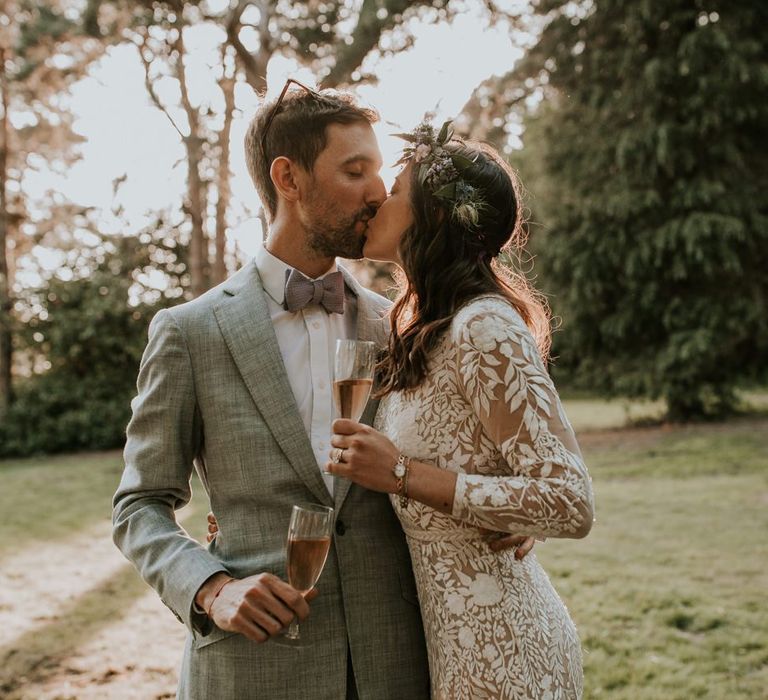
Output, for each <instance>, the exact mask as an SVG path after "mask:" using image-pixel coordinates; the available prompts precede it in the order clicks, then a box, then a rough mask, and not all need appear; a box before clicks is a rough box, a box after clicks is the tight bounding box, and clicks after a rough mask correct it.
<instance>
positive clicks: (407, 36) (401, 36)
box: [87, 0, 511, 295]
mask: <svg viewBox="0 0 768 700" xmlns="http://www.w3.org/2000/svg"><path fill="white" fill-rule="evenodd" d="M473 4H475V3H468V2H466V1H465V0H452V1H451V0H433V1H432V2H423V1H420V2H403V0H363V1H362V2H359V0H342V1H341V2H334V1H332V0H325V1H323V2H319V1H318V0H308V1H307V2H286V1H284V0H231V1H230V2H226V3H211V2H201V1H200V0H196V1H194V2H181V0H162V1H161V0H133V2H128V3H125V2H113V3H108V2H92V3H91V4H90V6H89V7H90V8H91V13H90V14H88V15H87V21H89V22H95V23H96V25H98V27H99V31H100V32H101V34H102V36H103V37H104V38H105V39H107V40H109V41H115V42H119V41H126V40H127V41H131V42H132V43H133V44H135V45H136V47H137V48H138V50H139V53H140V57H141V60H142V63H143V65H144V70H145V76H146V81H145V82H146V87H147V91H148V94H149V96H150V98H151V101H152V103H153V104H154V105H155V106H156V107H157V108H158V109H160V110H161V111H162V112H163V113H164V114H165V115H166V116H167V117H168V119H169V122H170V123H171V125H172V127H173V129H174V130H175V131H176V133H177V134H178V136H179V138H180V139H181V140H182V142H183V144H184V147H185V152H186V162H187V190H186V195H185V200H184V209H185V211H186V213H187V215H188V220H189V226H188V228H189V246H190V256H189V261H190V262H189V264H190V278H191V290H192V293H193V294H194V295H197V294H200V293H201V292H202V291H205V289H206V288H207V287H208V286H209V285H210V284H212V283H214V284H215V283H216V282H219V281H221V280H222V279H223V277H224V276H225V272H226V271H225V267H224V259H225V240H226V231H227V228H228V224H229V222H228V210H229V192H230V187H229V179H230V171H229V148H230V130H231V125H232V120H233V116H234V113H235V109H236V106H235V102H236V101H235V96H236V94H235V92H236V91H235V88H236V85H237V84H238V83H242V84H247V85H249V86H250V87H251V88H252V89H253V90H254V91H256V92H257V93H259V94H263V93H264V92H265V91H266V89H267V83H266V76H267V66H268V65H269V62H270V60H271V59H272V58H273V57H274V56H277V55H280V56H283V57H288V58H293V59H295V60H296V61H297V62H298V63H299V64H301V65H303V66H306V67H309V68H311V69H312V70H313V71H314V73H315V74H316V75H317V77H318V82H320V83H321V84H322V85H323V86H324V87H340V86H349V85H353V84H356V83H361V82H368V81H374V80H375V79H376V78H375V75H373V74H371V73H370V72H365V71H364V70H363V65H364V61H365V60H366V59H367V58H368V57H369V56H370V55H372V54H376V53H379V54H386V53H394V52H396V51H399V50H402V49H403V48H405V47H407V46H409V45H410V44H411V43H412V42H413V40H414V36H413V31H412V22H411V20H412V19H414V18H416V17H425V18H426V19H427V20H428V21H433V22H437V21H443V20H450V19H452V18H453V17H455V16H456V15H457V14H459V13H460V12H462V11H464V10H466V9H467V7H468V6H469V5H473ZM482 6H483V8H484V9H485V11H486V12H487V13H488V16H489V18H490V19H491V20H492V21H494V20H498V19H499V18H501V17H509V16H511V15H510V14H509V13H508V12H505V11H504V10H503V9H501V8H500V7H499V6H498V5H497V3H494V2H484V3H482ZM106 7H110V8H111V11H110V12H106V11H105V8H106ZM201 25H205V26H207V27H209V28H210V29H211V30H212V31H214V32H216V31H218V36H219V37H220V39H219V41H220V53H221V57H222V60H221V62H220V65H218V66H216V67H215V69H216V70H215V72H216V78H215V79H216V82H217V86H218V95H217V97H216V98H211V99H205V100H203V101H202V102H194V101H193V99H192V98H191V96H190V90H189V86H188V82H189V81H188V76H187V70H186V63H187V61H188V58H189V56H188V55H187V43H188V42H187V38H186V34H187V33H188V32H189V31H190V30H194V31H197V30H198V29H199V28H200V27H201ZM383 37H386V38H387V41H386V42H383V41H382V38H383ZM385 44H386V46H387V48H386V49H384V48H382V47H383V46H384V45H385ZM168 80H172V81H174V82H175V84H176V86H177V88H178V89H177V90H176V91H175V93H176V95H177V98H174V97H171V98H169V97H168V94H169V91H167V90H166V91H164V93H163V95H161V94H160V91H159V90H158V89H157V85H158V84H159V83H160V82H161V81H164V82H168ZM212 239H213V240H212ZM211 257H213V264H212V265H211V262H210V259H211Z"/></svg>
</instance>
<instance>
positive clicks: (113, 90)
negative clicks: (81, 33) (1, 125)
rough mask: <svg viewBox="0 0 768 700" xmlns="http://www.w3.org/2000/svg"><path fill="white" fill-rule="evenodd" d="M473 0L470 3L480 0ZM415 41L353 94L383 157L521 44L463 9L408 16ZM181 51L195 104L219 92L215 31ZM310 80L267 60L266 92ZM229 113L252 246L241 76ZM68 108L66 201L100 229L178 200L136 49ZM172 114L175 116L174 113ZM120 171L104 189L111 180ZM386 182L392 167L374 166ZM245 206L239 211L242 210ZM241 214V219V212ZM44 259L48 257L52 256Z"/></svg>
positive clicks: (111, 59) (103, 66) (248, 111)
mask: <svg viewBox="0 0 768 700" xmlns="http://www.w3.org/2000/svg"><path fill="white" fill-rule="evenodd" d="M479 4H480V3H478V5H479ZM415 35H416V36H417V39H416V42H415V44H414V46H413V47H412V48H411V49H409V50H408V51H406V52H402V53H398V54H395V55H393V56H390V57H387V58H384V59H381V60H380V61H379V62H378V63H377V64H376V66H375V72H376V74H377V75H378V76H379V78H380V81H379V83H378V85H372V86H363V87H361V88H360V89H359V95H360V96H361V97H362V98H363V99H364V100H365V101H367V102H369V103H370V104H373V105H374V106H375V107H377V108H378V110H379V112H380V113H381V115H382V118H383V120H384V123H382V124H380V125H378V129H377V135H378V136H379V139H380V142H381V148H382V152H383V154H384V161H385V163H387V164H390V163H394V162H395V161H396V160H397V156H396V153H397V152H398V150H399V148H400V147H401V144H402V142H401V141H399V140H397V139H394V138H392V137H391V136H390V134H391V133H393V132H395V131H400V130H409V129H411V128H412V127H413V126H414V125H415V124H417V123H418V122H419V121H420V119H421V117H422V116H423V115H424V113H425V112H426V111H435V112H436V113H437V120H436V121H437V123H440V122H441V121H442V120H443V119H446V118H449V117H452V116H454V115H456V114H457V113H458V112H459V110H460V109H461V108H462V106H463V105H464V104H465V102H466V101H467V99H468V98H469V97H470V95H471V93H472V90H473V89H474V88H475V87H476V86H477V85H478V84H479V83H481V82H482V81H483V80H485V79H486V78H488V77H490V76H491V75H494V74H497V75H498V74H502V73H504V72H506V71H507V70H509V68H510V66H511V65H512V64H513V63H514V62H515V61H516V60H517V59H518V58H519V57H520V55H521V54H522V50H521V48H520V46H519V45H517V46H516V45H515V44H514V43H513V41H514V38H515V34H514V33H511V32H510V31H509V28H508V27H506V26H504V25H501V24H500V25H497V26H496V27H494V28H489V27H488V26H487V22H486V21H485V20H484V19H481V18H480V17H479V16H477V15H474V14H473V13H470V12H467V13H465V14H464V15H462V16H461V17H458V18H457V19H455V20H454V22H453V23H452V24H451V25H447V24H439V25H428V24H424V23H417V24H416V25H415ZM185 41H186V43H187V47H188V49H189V51H190V62H189V65H188V66H187V74H188V76H189V80H190V92H191V98H192V100H193V102H194V103H195V104H200V103H206V102H208V101H211V100H214V101H215V100H218V99H219V96H218V94H217V93H218V91H217V90H216V89H215V88H213V89H212V85H213V80H212V77H211V76H212V73H211V66H213V65H216V63H217V61H218V60H219V58H218V53H217V51H216V47H217V46H218V43H219V37H218V36H217V34H216V32H215V31H213V32H211V31H210V30H206V29H205V28H203V29H201V30H192V31H190V32H189V34H188V35H186V36H185ZM291 76H292V77H296V78H298V79H300V80H302V81H307V82H310V83H312V82H314V79H313V77H312V76H311V74H308V73H307V72H306V71H302V70H297V66H296V65H295V64H294V63H293V62H291V61H289V60H286V59H283V58H282V57H276V58H275V59H273V61H272V62H271V63H270V66H269V70H268V82H269V86H270V87H269V89H270V92H271V93H272V92H278V91H279V90H280V89H281V88H282V85H283V83H284V82H285V79H286V77H291ZM173 88H174V85H173V84H172V83H171V81H169V84H168V85H165V86H164V85H160V86H159V90H160V92H161V94H163V95H165V96H166V97H168V102H169V104H173V103H175V102H176V99H175V95H174V91H173ZM236 103H237V107H238V113H236V117H235V121H234V123H233V128H232V155H231V169H232V172H233V179H232V203H233V214H234V216H233V221H235V220H236V219H240V222H239V223H237V222H235V223H236V225H234V226H233V229H232V230H231V231H230V234H229V238H230V240H231V241H237V242H238V244H239V246H240V248H241V249H242V250H243V251H244V252H245V253H246V254H252V253H253V252H254V251H255V249H256V247H257V245H258V242H259V241H260V239H261V232H260V228H259V224H258V222H257V220H256V219H255V218H253V216H252V215H253V214H255V213H256V211H257V209H258V200H257V198H256V195H255V191H254V189H253V186H252V184H251V181H250V178H249V177H248V174H247V171H246V167H245V162H244V157H243V148H242V143H243V137H244V133H245V129H246V127H247V123H248V120H249V118H250V116H251V115H252V113H253V111H254V109H255V108H256V105H257V100H256V98H255V95H254V94H253V91H252V90H251V88H250V87H249V86H248V85H245V84H242V85H240V86H239V88H238V91H237V93H236ZM72 109H73V111H74V113H75V114H77V115H79V118H78V120H77V122H76V129H77V130H78V131H79V132H80V133H82V134H83V135H85V136H86V137H87V139H88V141H87V142H86V143H85V144H84V145H83V147H82V153H83V159H82V160H81V161H80V162H78V163H77V164H76V165H75V166H74V167H73V168H72V170H71V171H70V172H69V173H67V176H66V178H61V179H60V181H59V182H58V183H56V184H54V185H53V186H54V187H59V188H60V190H61V192H62V194H63V195H64V196H65V197H66V198H67V199H70V200H72V201H75V202H77V203H80V204H83V205H91V206H94V207H97V208H98V209H99V210H102V212H103V213H102V215H101V217H100V224H101V227H102V229H103V230H104V231H105V232H110V231H111V232H119V231H123V230H125V225H124V223H121V222H120V221H119V220H118V219H117V218H116V217H114V216H113V215H112V213H111V209H112V207H113V206H115V205H116V204H119V205H121V206H122V207H123V208H124V217H125V218H126V219H127V221H128V225H129V227H128V230H129V231H131V232H132V231H136V230H138V229H140V228H141V227H142V226H143V225H145V224H146V223H148V222H149V221H151V220H152V218H151V217H149V216H148V214H149V213H150V212H152V211H157V210H161V209H164V208H166V207H168V206H169V205H173V206H178V202H179V200H180V196H181V193H182V192H183V190H184V186H185V185H184V182H185V177H186V164H185V160H184V151H183V146H182V144H181V142H180V139H179V137H178V134H177V133H176V132H175V130H174V129H173V127H172V126H171V124H170V123H169V121H168V120H167V118H166V117H165V116H164V115H163V114H161V113H160V112H159V111H158V110H157V109H156V108H155V107H154V106H152V105H151V103H150V101H149V98H148V96H147V93H146V90H145V87H144V75H143V69H142V67H141V64H140V62H139V59H138V55H137V53H136V50H135V49H133V48H132V47H129V46H121V47H117V48H115V49H113V50H111V51H110V53H109V55H108V56H107V57H106V58H105V59H104V60H102V61H101V63H100V64H99V65H98V66H97V67H96V68H94V70H93V71H92V74H91V76H90V77H89V78H87V79H85V80H83V81H81V82H80V83H79V84H78V85H77V86H76V87H75V89H74V93H73V99H72ZM179 122H180V123H181V124H184V119H183V117H181V116H180V118H179ZM123 175H127V180H126V182H125V183H124V184H123V185H122V186H121V188H120V189H119V192H118V195H117V200H115V199H114V197H113V185H112V183H113V180H114V179H115V178H118V177H122V176H123ZM383 175H384V178H385V182H386V183H387V184H388V185H389V184H390V181H391V179H392V178H393V177H394V172H393V171H392V170H391V169H389V168H388V169H386V171H385V172H384V173H383ZM26 184H27V186H28V187H30V188H32V190H35V189H37V188H43V187H45V188H48V187H51V186H52V183H51V180H50V175H47V177H45V179H44V181H43V178H42V177H41V179H40V181H38V182H35V181H34V180H29V181H28V182H27V183H26ZM249 211H250V212H251V214H246V212H249ZM246 216H248V217H249V218H246ZM51 262H52V263H53V264H55V262H54V259H51Z"/></svg>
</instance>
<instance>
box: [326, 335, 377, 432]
mask: <svg viewBox="0 0 768 700" xmlns="http://www.w3.org/2000/svg"><path fill="white" fill-rule="evenodd" d="M375 367H376V344H375V343H372V342H370V341H368V340H337V341H336V357H335V361H334V367H333V398H334V400H335V401H336V410H337V412H338V414H339V417H340V418H350V419H352V420H353V421H359V420H360V416H362V415H363V411H364V410H365V405H366V404H367V403H368V396H369V395H370V393H371V387H372V386H373V372H374V369H375Z"/></svg>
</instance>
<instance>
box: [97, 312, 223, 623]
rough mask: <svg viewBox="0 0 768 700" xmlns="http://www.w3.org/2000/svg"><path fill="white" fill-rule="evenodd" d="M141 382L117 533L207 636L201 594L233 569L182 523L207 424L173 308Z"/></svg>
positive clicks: (158, 329)
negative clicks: (179, 514)
mask: <svg viewBox="0 0 768 700" xmlns="http://www.w3.org/2000/svg"><path fill="white" fill-rule="evenodd" d="M137 388H138V395H137V396H136V398H135V399H134V400H133V401H132V402H131V408H132V410H133V416H132V418H131V421H130V423H129V424H128V430H127V440H126V446H125V453H124V458H125V469H124V471H123V476H122V479H121V481H120V485H119V487H118V489H117V492H116V493H115V496H114V500H113V513H112V524H113V539H114V541H115V544H116V545H117V546H118V548H119V549H120V550H121V551H122V552H123V554H124V555H125V556H126V557H127V558H128V559H129V560H130V561H131V562H132V563H133V564H134V566H136V568H137V569H138V571H139V573H140V574H141V576H142V577H143V578H144V580H145V581H146V582H147V583H148V584H149V585H150V586H152V588H154V589H155V590H156V591H157V592H158V594H159V595H160V598H161V599H162V601H163V602H164V603H165V604H166V605H167V606H168V607H169V608H170V609H171V611H172V612H173V613H174V614H175V615H176V617H177V618H178V619H179V620H180V621H182V622H184V623H185V624H186V625H187V626H188V627H189V629H190V630H194V631H196V632H198V633H201V634H207V633H208V632H209V631H210V627H211V623H210V622H209V621H208V619H207V618H206V617H205V616H204V615H201V614H200V613H198V612H195V611H194V610H193V602H194V597H195V594H196V593H197V591H198V589H199V588H200V586H201V585H202V584H203V583H204V582H205V581H206V580H207V579H208V578H209V577H210V576H212V575H213V574H215V573H216V572H218V571H225V567H224V566H222V564H221V562H219V561H218V560H217V559H216V558H215V557H214V556H213V555H211V554H210V553H209V552H208V551H207V550H206V549H205V548H204V547H202V546H201V545H200V544H199V543H198V542H197V541H195V540H194V539H192V538H191V537H190V536H189V535H188V534H187V533H186V532H185V531H184V529H183V528H181V527H180V526H179V524H178V523H177V521H176V514H175V511H176V510H178V509H179V508H181V507H182V506H184V505H186V504H187V503H188V502H189V500H190V498H191V495H192V490H191V485H190V478H191V476H192V468H193V461H194V459H195V458H196V457H197V456H198V453H199V451H200V445H201V443H202V428H201V424H200V418H199V414H198V411H197V407H196V399H195V387H194V381H193V375H192V364H191V361H190V356H189V351H188V349H187V346H186V343H185V340H184V337H183V335H182V332H181V329H180V328H179V326H178V324H177V323H176V321H175V319H174V317H173V315H172V313H171V311H168V310H164V311H160V312H159V313H158V314H157V315H156V316H155V318H154V319H153V320H152V323H151V325H150V329H149V342H148V344H147V347H146V350H145V351H144V356H143V357H142V361H141V367H140V369H139V377H138V382H137Z"/></svg>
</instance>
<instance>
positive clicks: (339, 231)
mask: <svg viewBox="0 0 768 700" xmlns="http://www.w3.org/2000/svg"><path fill="white" fill-rule="evenodd" d="M375 213H376V212H375V210H374V209H372V208H371V207H364V208H362V209H360V210H359V211H357V212H355V213H353V214H349V215H347V216H340V215H339V213H338V212H336V211H334V210H333V209H326V208H324V209H323V210H321V211H316V212H314V214H315V215H314V216H311V217H310V219H309V221H308V222H307V233H308V235H307V246H308V247H309V249H310V250H311V251H312V252H313V253H314V254H316V255H317V256H319V257H324V258H347V259H349V260H359V259H360V258H362V257H363V246H364V245H365V234H364V233H360V232H359V228H360V226H359V225H360V224H361V223H363V224H366V226H365V228H366V229H367V222H368V220H369V219H371V218H372V217H373V215H374V214H375Z"/></svg>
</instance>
